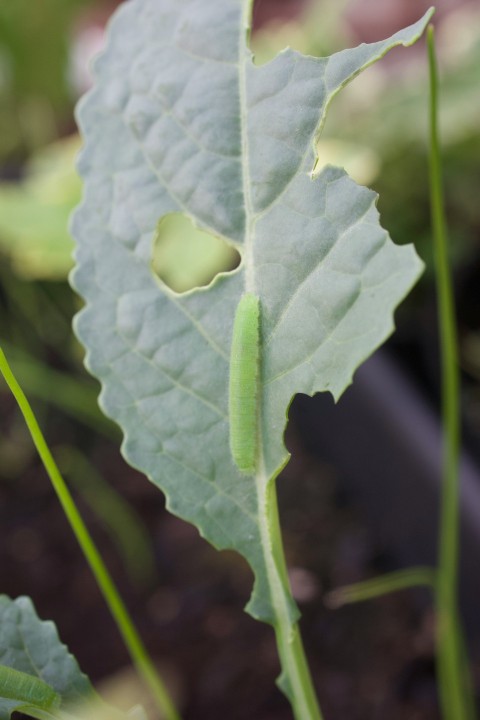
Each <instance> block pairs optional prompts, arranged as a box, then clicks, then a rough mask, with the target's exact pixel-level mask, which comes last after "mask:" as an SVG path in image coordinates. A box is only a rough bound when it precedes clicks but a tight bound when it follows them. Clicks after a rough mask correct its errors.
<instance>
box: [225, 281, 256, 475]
mask: <svg viewBox="0 0 480 720" xmlns="http://www.w3.org/2000/svg"><path fill="white" fill-rule="evenodd" d="M259 330H260V302H259V299H258V297H256V296H255V295H252V294H251V293H246V294H245V295H243V297H242V299H241V300H240V302H239V303H238V307H237V311H236V314H235V322H234V325H233V339H232V349H231V356H230V386H229V392H230V396H229V400H230V405H229V419H230V449H231V451H232V457H233V459H234V461H235V464H236V466H237V467H238V469H239V470H240V471H241V472H243V473H247V474H248V475H253V473H254V472H255V468H256V460H257V450H258V448H257V425H258V423H257V415H258V411H257V403H258V398H257V395H258V363H259V347H260V346H259Z"/></svg>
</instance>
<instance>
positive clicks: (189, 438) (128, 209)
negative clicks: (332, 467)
mask: <svg viewBox="0 0 480 720" xmlns="http://www.w3.org/2000/svg"><path fill="white" fill-rule="evenodd" d="M250 10H251V8H250V3H249V2H247V1H245V2H243V3H242V2H241V0H130V2H126V3H124V4H123V5H122V6H121V7H120V9H119V11H118V12H117V13H116V15H115V17H114V20H113V22H112V23H111V26H110V30H109V33H108V44H107V49H106V51H105V52H104V54H103V55H102V56H101V58H100V59H99V60H98V61H97V63H96V68H95V74H96V82H95V86H94V88H93V90H92V91H91V92H90V93H89V95H88V96H87V98H86V99H85V100H84V101H83V103H82V104H81V107H80V110H79V113H78V118H79V124H80V128H81V131H82V133H83V136H84V138H85V148H84V150H83V152H82V155H81V160H80V163H79V169H80V173H81V175H82V176H83V178H84V180H85V197H84V202H83V205H82V206H81V208H80V209H79V210H78V211H77V213H76V215H75V219H74V223H73V233H74V236H75V238H76V241H77V252H76V260H77V269H76V271H75V274H74V276H73V284H74V286H75V288H76V289H77V290H78V292H79V293H80V294H81V295H82V296H83V297H84V299H85V301H86V308H85V309H84V310H83V311H82V313H81V314H80V316H79V317H78V318H77V322H76V330H77V333H78V336H79V338H80V339H81V341H82V342H83V344H84V345H85V347H86V348H87V360H86V362H87V366H88V368H89V369H90V370H91V372H92V373H93V374H94V375H95V376H96V377H98V378H99V379H100V381H101V383H102V394H101V404H102V407H103V409H104V411H105V413H106V414H107V415H109V416H110V417H111V418H113V419H114V420H116V422H117V423H118V424H119V425H120V426H121V427H122V429H123V431H124V433H125V441H124V445H123V451H124V454H125V457H126V458H127V460H128V461H129V462H130V463H131V464H132V465H134V466H136V467H137V468H139V469H140V470H142V471H143V472H144V473H146V474H147V475H148V476H149V478H150V479H151V480H152V481H153V482H154V483H156V484H157V485H158V486H159V487H161V488H162V490H163V491H164V493H165V495H166V497H167V503H168V507H169V509H170V510H171V511H172V512H174V513H176V514H177V515H179V516H181V517H183V518H185V519H187V520H189V521H190V522H192V523H194V524H195V525H196V526H197V527H198V528H199V530H200V532H201V534H202V535H203V536H204V537H206V538H207V539H208V540H209V541H210V542H211V543H213V544H214V545H215V546H216V547H218V548H234V549H236V550H238V551H239V552H240V553H242V554H243V555H244V557H245V558H246V559H247V560H248V562H249V563H250V565H251V567H252V568H253V570H254V573H255V578H256V582H255V590H254V595H253V598H252V601H251V602H250V605H249V610H250V612H251V613H252V614H253V615H254V616H256V617H259V618H262V619H265V620H268V621H271V622H275V617H276V613H277V610H276V608H275V602H274V598H273V594H272V591H271V587H272V585H273V583H272V572H274V569H272V567H271V548H270V549H269V550H268V551H267V545H268V542H269V540H268V519H267V505H266V503H267V500H266V497H267V492H266V488H267V486H268V483H269V482H271V481H272V479H273V478H274V477H275V476H276V475H277V474H278V472H279V471H280V469H281V468H282V467H283V466H284V465H285V463H286V462H287V460H288V453H287V450H286V448H285V445H284V442H283V434H284V430H285V424H286V414H287V411H288V407H289V405H290V402H291V400H292V397H293V396H294V394H295V393H297V392H301V393H307V394H309V395H313V394H314V393H316V392H320V391H325V390H329V391H330V392H331V393H332V394H333V395H334V396H335V398H338V397H339V396H340V395H341V393H342V392H343V391H344V389H345V388H346V387H347V386H348V385H349V383H350V382H351V379H352V376H353V373H354V371H355V369H356V368H357V367H358V365H359V364H360V363H361V362H362V361H363V360H364V359H365V358H366V357H367V356H368V355H370V354H371V353H372V352H373V351H374V350H375V349H376V348H377V347H378V346H379V345H380V344H381V343H382V342H383V341H384V340H385V338H386V337H387V336H388V335H389V334H390V333H391V332H392V329H393V319H392V318H393V311H394V309H395V307H396V306H397V305H398V303H399V302H400V300H401V299H402V298H403V297H404V296H405V294H406V293H407V292H408V290H409V289H410V288H411V286H412V284H413V283H414V282H415V280H416V279H417V277H418V275H419V273H420V271H421V263H420V261H419V260H418V258H417V256H416V254H415V252H414V250H413V248H412V247H411V246H409V247H398V246H396V245H394V244H393V243H392V242H391V240H390V239H389V237H388V234H387V233H386V232H385V231H384V230H383V229H382V228H381V226H380V224H379V220H378V213H377V210H376V207H375V202H376V196H375V194H374V193H373V192H371V191H370V190H367V189H365V188H362V187H359V186H358V185H356V184H355V183H354V182H353V181H352V180H351V179H350V178H349V177H348V176H347V175H346V173H345V172H344V171H343V170H341V169H338V168H334V167H327V168H326V169H325V170H323V171H322V172H321V173H319V174H318V175H316V174H315V173H314V172H312V171H313V170H314V167H315V161H316V157H315V150H314V148H315V139H316V137H317V135H318V133H319V132H320V129H321V127H322V125H323V122H324V118H325V112H326V109H327V106H328V104H329V102H330V101H331V99H332V98H333V97H334V95H335V94H336V93H337V92H338V91H339V90H340V89H341V88H342V87H343V86H344V85H345V84H346V83H348V82H349V81H350V80H351V79H353V78H354V77H355V76H356V75H357V74H358V73H359V72H360V71H361V70H362V69H364V68H366V67H367V66H368V65H370V64H372V63H373V62H375V61H376V60H378V59H379V58H381V57H382V56H383V55H384V54H385V53H386V52H387V51H388V50H389V49H390V48H392V47H394V46H396V45H399V44H403V45H409V44H411V43H413V42H414V41H415V40H416V39H417V38H418V37H419V35H420V34H421V33H422V31H423V29H424V28H425V25H426V23H427V21H428V18H429V14H427V16H425V17H424V18H423V19H422V20H420V21H419V22H418V23H416V24H415V25H413V26H411V27H410V28H407V29H405V30H402V31H400V32H399V33H397V34H396V35H394V36H393V37H391V38H389V39H388V40H385V41H382V42H378V43H374V44H371V45H361V46H360V47H357V48H354V49H352V50H345V51H343V52H340V53H337V54H335V55H333V56H331V57H329V58H314V57H304V56H302V55H300V54H299V53H297V52H295V51H293V50H290V49H287V50H285V51H284V52H282V53H281V54H280V55H278V56H277V57H276V58H275V59H274V60H273V61H271V62H269V63H268V64H266V65H263V66H261V67H256V66H255V64H254V62H253V59H252V56H251V53H250V50H249V48H248V45H247V33H246V27H247V25H248V22H249V17H250ZM372 111H374V109H372ZM173 212H176V213H178V212H180V213H184V214H185V215H186V216H188V217H189V218H191V219H192V220H193V221H194V222H195V223H196V224H197V225H198V226H199V227H201V228H202V229H204V230H207V231H209V232H211V233H213V234H216V235H218V236H221V237H223V238H224V239H225V240H226V241H227V242H230V243H232V244H233V245H234V246H235V247H236V248H237V250H238V251H239V252H240V254H241V255H242V262H241V265H240V266H239V268H238V269H237V270H236V271H234V272H233V273H231V274H225V275H222V276H219V277H217V279H216V280H215V281H214V282H213V283H212V284H211V286H209V287H208V288H206V289H202V290H198V291H192V292H190V293H188V294H185V295H176V294H175V293H173V292H171V291H170V290H169V289H168V288H167V287H165V286H163V285H162V284H161V283H160V282H159V281H158V279H157V278H156V277H154V274H153V273H152V271H151V256H152V243H153V238H154V236H155V230H156V227H157V224H158V222H159V220H160V219H161V218H162V217H164V216H165V215H167V214H168V213H173ZM246 292H247V293H252V294H254V295H255V296H256V297H258V298H259V301H260V307H261V323H260V324H261V333H260V352H261V358H262V362H261V382H260V386H259V396H258V403H259V409H260V426H259V438H260V447H259V462H258V467H257V473H256V477H255V478H247V477H245V475H243V474H241V473H240V472H239V470H238V468H237V467H236V465H235V463H234V461H233V459H232V455H231V452H230V447H229V414H228V386H229V371H230V368H229V364H230V363H229V358H230V346H231V341H232V328H233V322H234V317H235V312H236V308H237V306H238V303H239V301H240V298H241V297H242V295H243V294H244V293H246ZM268 556H270V560H268ZM269 563H270V565H269ZM290 613H291V616H292V618H293V617H295V613H296V609H295V607H292V606H291V605H290Z"/></svg>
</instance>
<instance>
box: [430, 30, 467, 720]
mask: <svg viewBox="0 0 480 720" xmlns="http://www.w3.org/2000/svg"><path fill="white" fill-rule="evenodd" d="M427 41H428V56H429V67H430V201H431V212H432V226H433V240H434V251H435V273H436V284H437V293H438V318H439V328H440V346H441V348H440V352H441V365H442V417H443V430H444V459H443V482H442V498H441V517H440V536H439V560H438V571H437V584H436V606H437V616H438V630H437V633H438V634H437V662H438V684H439V692H440V700H441V704H442V708H443V715H444V718H445V720H466V719H467V718H468V719H469V718H471V712H470V709H471V707H472V703H471V700H470V699H469V698H468V687H469V683H468V680H467V678H466V677H465V674H466V673H467V669H466V667H465V663H464V659H463V648H462V638H461V630H460V623H459V620H458V614H457V613H458V611H457V607H458V553H459V485H460V482H459V454H460V409H459V385H460V378H459V369H458V349H457V329H456V321H455V305H454V295H453V288H452V279H451V273H450V267H449V260H448V250H447V230H446V220H445V209H444V198H443V186H442V173H441V154H440V143H439V138H438V71H437V61H436V54H435V40H434V30H433V27H432V26H429V28H428V31H427Z"/></svg>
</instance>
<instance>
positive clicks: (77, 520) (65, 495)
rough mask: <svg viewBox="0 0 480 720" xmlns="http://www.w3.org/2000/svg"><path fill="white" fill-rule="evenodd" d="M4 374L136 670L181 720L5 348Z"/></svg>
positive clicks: (173, 718)
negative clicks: (67, 484) (17, 378)
mask: <svg viewBox="0 0 480 720" xmlns="http://www.w3.org/2000/svg"><path fill="white" fill-rule="evenodd" d="M0 373H1V375H2V376H3V378H4V380H5V382H6V383H7V385H8V387H9V388H10V390H11V392H12V395H13V396H14V398H15V400H16V402H17V404H18V407H19V408H20V411H21V413H22V415H23V417H24V418H25V422H26V424H27V427H28V430H29V432H30V434H31V436H32V440H33V442H34V445H35V447H36V449H37V451H38V454H39V456H40V459H41V461H42V463H43V465H44V467H45V470H46V472H47V474H48V476H49V478H50V480H51V482H52V485H53V488H54V490H55V492H56V494H57V497H58V499H59V501H60V504H61V506H62V508H63V510H64V512H65V515H66V517H67V519H68V521H69V523H70V526H71V528H72V531H73V533H74V535H75V537H76V538H77V540H78V543H79V545H80V547H81V549H82V552H83V554H84V556H85V558H86V560H87V562H88V564H89V565H90V568H91V570H92V572H93V574H94V576H95V579H96V581H97V583H98V586H99V588H100V590H101V592H102V594H103V597H104V598H105V601H106V603H107V605H108V608H109V610H110V612H111V614H112V617H113V619H114V620H115V623H116V625H117V627H118V630H119V632H120V634H121V635H122V637H123V640H124V642H125V645H126V647H127V649H128V651H129V653H130V655H131V658H132V661H133V663H134V665H135V667H136V668H137V670H138V672H139V674H140V675H141V677H142V678H143V680H144V681H145V684H146V685H147V686H148V687H149V689H150V691H151V693H152V696H153V697H154V699H155V702H156V704H157V707H158V709H159V710H160V712H161V713H162V715H163V716H164V717H165V718H166V719H167V720H180V716H179V714H178V712H177V710H176V708H175V705H174V703H173V701H172V699H171V698H170V695H169V693H168V690H167V688H166V686H165V684H164V682H163V680H162V679H161V678H160V676H159V675H158V673H157V671H156V669H155V666H154V664H153V662H152V660H151V658H150V657H149V655H148V652H147V650H146V648H145V646H144V644H143V641H142V639H141V638H140V635H139V634H138V632H137V629H136V627H135V625H134V624H133V622H132V620H131V618H130V615H129V614H128V610H127V608H126V606H125V604H124V602H123V600H122V598H121V597H120V594H119V592H118V590H117V588H116V586H115V583H114V582H113V580H112V578H111V576H110V573H109V572H108V570H107V568H106V566H105V563H104V562H103V559H102V557H101V555H100V553H99V551H98V550H97V547H96V546H95V543H94V542H93V540H92V537H91V535H90V533H89V531H88V529H87V527H86V525H85V523H84V522H83V519H82V517H81V515H80V513H79V512H78V510H77V507H76V505H75V502H74V500H73V497H72V495H71V494H70V491H69V490H68V488H67V486H66V484H65V481H64V480H63V478H62V476H61V474H60V472H59V470H58V467H57V465H56V463H55V460H54V459H53V456H52V454H51V452H50V449H49V447H48V445H47V443H46V441H45V438H44V436H43V434H42V431H41V430H40V427H39V425H38V423H37V420H36V418H35V415H34V413H33V410H32V408H31V407H30V404H29V402H28V400H27V398H26V396H25V394H24V392H23V390H22V389H21V387H20V385H19V384H18V382H17V380H16V378H15V376H14V374H13V372H12V370H11V368H10V366H9V364H8V362H7V359H6V357H5V354H4V352H3V350H2V349H1V348H0Z"/></svg>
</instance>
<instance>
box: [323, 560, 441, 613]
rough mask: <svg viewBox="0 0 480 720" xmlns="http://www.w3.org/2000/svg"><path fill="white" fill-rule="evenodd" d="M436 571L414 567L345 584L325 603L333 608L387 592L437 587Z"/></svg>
mask: <svg viewBox="0 0 480 720" xmlns="http://www.w3.org/2000/svg"><path fill="white" fill-rule="evenodd" d="M435 580H436V572H435V570H434V569H433V568H430V567H412V568H406V569H404V570H395V571H394V572H391V573H387V574H386V575H380V577H375V578H371V579H370V580H364V581H362V582H358V583H354V584H352V585H345V586H343V587H339V588H337V589H336V590H332V592H330V593H328V595H327V596H326V598H325V604H326V605H328V607H331V608H333V609H336V608H340V607H343V606H344V605H349V604H350V603H357V602H363V601H364V600H371V599H372V598H376V597H380V596H382V595H386V594H387V593H392V592H396V591H397V590H405V589H407V588H412V587H428V588H432V587H435Z"/></svg>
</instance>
